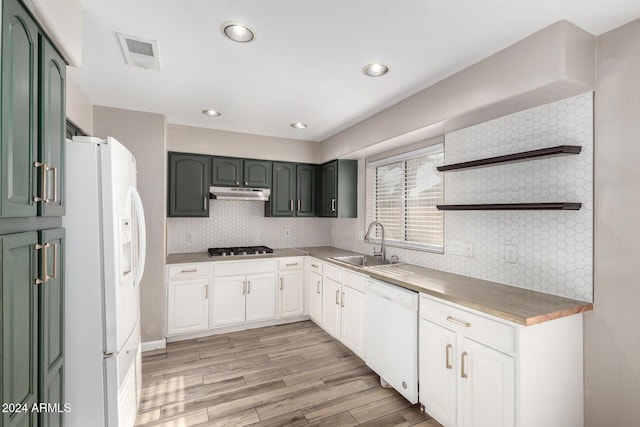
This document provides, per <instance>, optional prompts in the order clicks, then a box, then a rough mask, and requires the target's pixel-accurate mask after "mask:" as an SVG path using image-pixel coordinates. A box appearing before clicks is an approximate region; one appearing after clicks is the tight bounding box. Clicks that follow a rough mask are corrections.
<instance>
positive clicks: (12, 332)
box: [0, 231, 40, 427]
mask: <svg viewBox="0 0 640 427" xmlns="http://www.w3.org/2000/svg"><path fill="white" fill-rule="evenodd" d="M0 242H1V247H2V249H1V250H2V254H1V256H0V262H1V265H0V270H1V271H2V276H1V277H2V278H1V279H0V280H1V282H0V295H1V296H0V300H1V301H2V307H1V310H2V316H1V318H2V325H1V326H2V328H1V329H2V344H1V347H0V350H1V353H2V371H1V373H0V384H2V390H0V393H1V394H2V396H0V402H2V403H7V404H14V405H22V406H23V408H28V410H27V411H24V412H17V411H15V410H13V411H2V413H1V414H0V416H1V417H2V423H0V424H2V425H3V426H6V427H13V426H35V425H36V416H37V414H36V413H34V412H31V406H32V405H33V404H34V403H36V402H38V399H39V397H40V396H38V322H39V319H38V314H39V313H38V287H37V286H38V285H36V284H35V278H36V273H37V271H36V269H37V265H38V263H37V259H36V251H35V246H36V244H37V243H38V233H37V232H35V231H32V232H28V233H20V234H13V235H9V236H4V237H0Z"/></svg>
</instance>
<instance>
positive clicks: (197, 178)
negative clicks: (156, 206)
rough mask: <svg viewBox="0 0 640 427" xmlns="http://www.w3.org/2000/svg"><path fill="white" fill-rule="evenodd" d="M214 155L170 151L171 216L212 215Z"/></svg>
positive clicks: (169, 197)
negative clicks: (212, 168) (210, 213)
mask: <svg viewBox="0 0 640 427" xmlns="http://www.w3.org/2000/svg"><path fill="white" fill-rule="evenodd" d="M210 177H211V156H205V155H199V154H185V153H173V152H170V153H169V195H168V197H167V199H168V205H169V206H168V212H167V215H168V216H170V217H198V216H209V180H210Z"/></svg>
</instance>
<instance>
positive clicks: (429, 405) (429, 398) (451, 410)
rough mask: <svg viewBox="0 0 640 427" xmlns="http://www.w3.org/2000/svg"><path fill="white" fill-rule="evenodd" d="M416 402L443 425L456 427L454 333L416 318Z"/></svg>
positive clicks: (456, 365) (457, 364)
mask: <svg viewBox="0 0 640 427" xmlns="http://www.w3.org/2000/svg"><path fill="white" fill-rule="evenodd" d="M419 333H420V338H419V340H418V342H419V350H418V354H419V355H420V362H419V363H420V368H419V372H420V403H422V404H423V405H424V406H425V409H426V411H427V412H428V413H429V415H431V416H432V417H433V418H435V419H437V420H438V421H439V422H440V423H441V424H443V425H444V426H455V425H456V415H457V414H456V411H457V404H456V402H457V398H458V397H457V394H456V389H457V388H456V381H457V376H456V372H457V369H458V366H459V363H456V362H457V361H458V358H457V356H456V355H457V354H458V353H456V333H455V331H452V330H450V329H447V328H445V327H442V326H440V325H436V324H435V323H433V322H430V321H428V320H424V319H420V332H419Z"/></svg>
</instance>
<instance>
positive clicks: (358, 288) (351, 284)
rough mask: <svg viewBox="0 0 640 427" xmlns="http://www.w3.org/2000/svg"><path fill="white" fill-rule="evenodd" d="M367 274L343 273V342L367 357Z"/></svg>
mask: <svg viewBox="0 0 640 427" xmlns="http://www.w3.org/2000/svg"><path fill="white" fill-rule="evenodd" d="M366 280H367V279H366V276H362V275H359V274H355V273H352V272H350V271H348V270H345V271H344V272H343V275H342V298H341V304H340V305H341V308H342V329H341V333H340V336H341V337H342V343H343V344H344V345H346V346H347V347H349V348H350V349H351V350H352V351H353V352H354V353H355V354H357V355H358V356H359V357H360V358H362V359H364V358H365V332H366V331H365V316H366V303H367V298H366V294H365V292H364V290H365V288H366Z"/></svg>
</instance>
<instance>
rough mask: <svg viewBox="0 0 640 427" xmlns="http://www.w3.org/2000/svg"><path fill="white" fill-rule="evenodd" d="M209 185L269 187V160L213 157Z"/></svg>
mask: <svg viewBox="0 0 640 427" xmlns="http://www.w3.org/2000/svg"><path fill="white" fill-rule="evenodd" d="M211 185H214V186H218V187H259V188H269V187H271V162H270V161H268V160H253V159H236V158H233V157H213V158H212V162H211Z"/></svg>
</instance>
